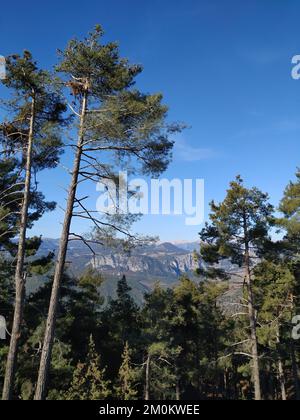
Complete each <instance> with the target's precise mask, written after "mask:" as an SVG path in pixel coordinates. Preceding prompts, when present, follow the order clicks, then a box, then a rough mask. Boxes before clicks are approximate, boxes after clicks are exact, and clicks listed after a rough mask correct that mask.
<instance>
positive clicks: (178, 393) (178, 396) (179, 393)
mask: <svg viewBox="0 0 300 420" xmlns="http://www.w3.org/2000/svg"><path fill="white" fill-rule="evenodd" d="M180 400H181V392H180V384H179V379H177V380H176V401H180Z"/></svg>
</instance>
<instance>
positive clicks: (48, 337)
mask: <svg viewBox="0 0 300 420" xmlns="http://www.w3.org/2000/svg"><path fill="white" fill-rule="evenodd" d="M87 97H88V94H87V90H86V91H85V93H84V96H83V99H82V109H81V116H80V129H79V136H78V142H77V151H76V156H75V160H74V166H73V172H72V180H71V184H70V189H69V194H68V201H67V208H66V213H65V219H64V224H63V229H62V236H61V240H60V247H59V253H58V257H57V262H56V267H55V274H54V279H53V286H52V293H51V299H50V305H49V312H48V318H47V323H46V330H45V336H44V344H43V349H42V354H41V360H40V368H39V373H38V380H37V385H36V391H35V396H34V399H35V400H43V399H44V398H45V396H46V387H47V378H48V373H49V369H50V364H51V355H52V347H53V342H54V334H55V324H56V315H57V307H58V302H59V293H60V288H61V283H62V279H63V274H64V268H65V262H66V255H67V250H68V242H69V235H70V227H71V222H72V216H73V209H74V202H75V199H76V191H77V185H78V178H79V171H80V164H81V157H82V148H83V140H84V123H85V116H86V111H87Z"/></svg>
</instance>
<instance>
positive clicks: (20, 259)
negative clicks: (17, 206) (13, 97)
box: [2, 92, 35, 400]
mask: <svg viewBox="0 0 300 420" xmlns="http://www.w3.org/2000/svg"><path fill="white" fill-rule="evenodd" d="M34 123H35V93H34V92H33V95H32V101H31V115H30V127H29V134H28V143H27V154H26V174H25V186H24V194H23V202H22V208H21V218H20V230H19V243H18V252H17V257H16V271H15V308H14V318H13V326H12V333H11V339H10V345H9V352H8V356H7V362H6V369H5V378H4V385H3V392H2V399H3V400H9V399H11V397H12V394H13V388H14V376H15V370H16V363H17V354H18V343H19V340H20V337H21V328H22V319H23V309H24V308H23V307H24V299H25V280H26V273H25V271H24V262H25V248H26V231H27V223H28V209H29V202H30V188H31V172H32V154H33V153H32V150H33V141H34Z"/></svg>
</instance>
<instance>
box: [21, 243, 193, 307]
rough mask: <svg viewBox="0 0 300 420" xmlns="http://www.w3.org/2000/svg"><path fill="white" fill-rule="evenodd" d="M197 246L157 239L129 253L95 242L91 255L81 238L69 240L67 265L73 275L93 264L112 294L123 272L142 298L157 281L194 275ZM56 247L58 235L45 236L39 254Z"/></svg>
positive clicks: (165, 283) (165, 284) (106, 290)
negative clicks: (53, 237)
mask: <svg viewBox="0 0 300 420" xmlns="http://www.w3.org/2000/svg"><path fill="white" fill-rule="evenodd" d="M199 246H200V244H199V243H197V242H185V241H182V242H181V241H178V242H174V243H171V242H165V243H161V242H160V243H157V244H155V245H147V246H143V247H138V248H135V249H134V250H133V251H132V252H131V254H130V255H128V254H126V253H125V252H121V251H117V250H115V249H107V248H104V247H102V246H96V247H95V248H94V250H95V252H96V257H94V256H93V254H92V252H91V251H90V250H89V249H88V248H87V246H86V245H85V244H84V243H83V242H81V241H71V242H70V245H69V249H68V256H67V262H68V269H69V272H70V273H71V274H72V275H74V276H78V275H80V274H81V273H82V272H83V271H84V270H85V269H86V268H87V267H89V266H93V267H94V268H96V269H97V270H99V272H100V273H101V274H102V275H103V278H104V284H103V287H102V293H103V294H104V295H105V296H110V297H114V296H115V291H116V285H117V282H118V280H119V279H120V278H121V277H122V276H123V275H126V278H127V280H128V283H129V284H130V286H131V287H132V289H133V290H132V294H133V296H134V297H135V298H136V300H137V301H141V300H142V299H143V296H144V294H145V293H146V292H148V291H150V290H151V289H152V288H153V285H154V284H155V283H156V282H160V284H161V285H162V286H163V287H170V286H172V285H174V284H176V283H177V282H178V279H179V278H180V276H182V275H184V274H186V275H189V276H190V277H195V270H196V269H197V268H198V267H199V263H198V262H197V261H196V259H195V257H194V252H195V251H198V250H199ZM58 247H59V240H58V239H44V240H43V243H42V245H41V247H40V250H39V254H40V255H46V254H48V253H49V252H54V253H55V254H56V253H57V251H58ZM40 282H41V280H38V279H31V280H29V285H28V287H29V289H30V291H33V290H35V289H36V288H37V287H38V286H39V285H40V284H41V283H40Z"/></svg>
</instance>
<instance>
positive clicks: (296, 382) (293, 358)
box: [290, 339, 300, 401]
mask: <svg viewBox="0 0 300 420" xmlns="http://www.w3.org/2000/svg"><path fill="white" fill-rule="evenodd" d="M290 348H291V361H292V371H293V379H294V389H295V396H296V400H297V401H300V386H299V370H298V365H297V358H296V352H295V345H294V340H293V339H291V341H290Z"/></svg>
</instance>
